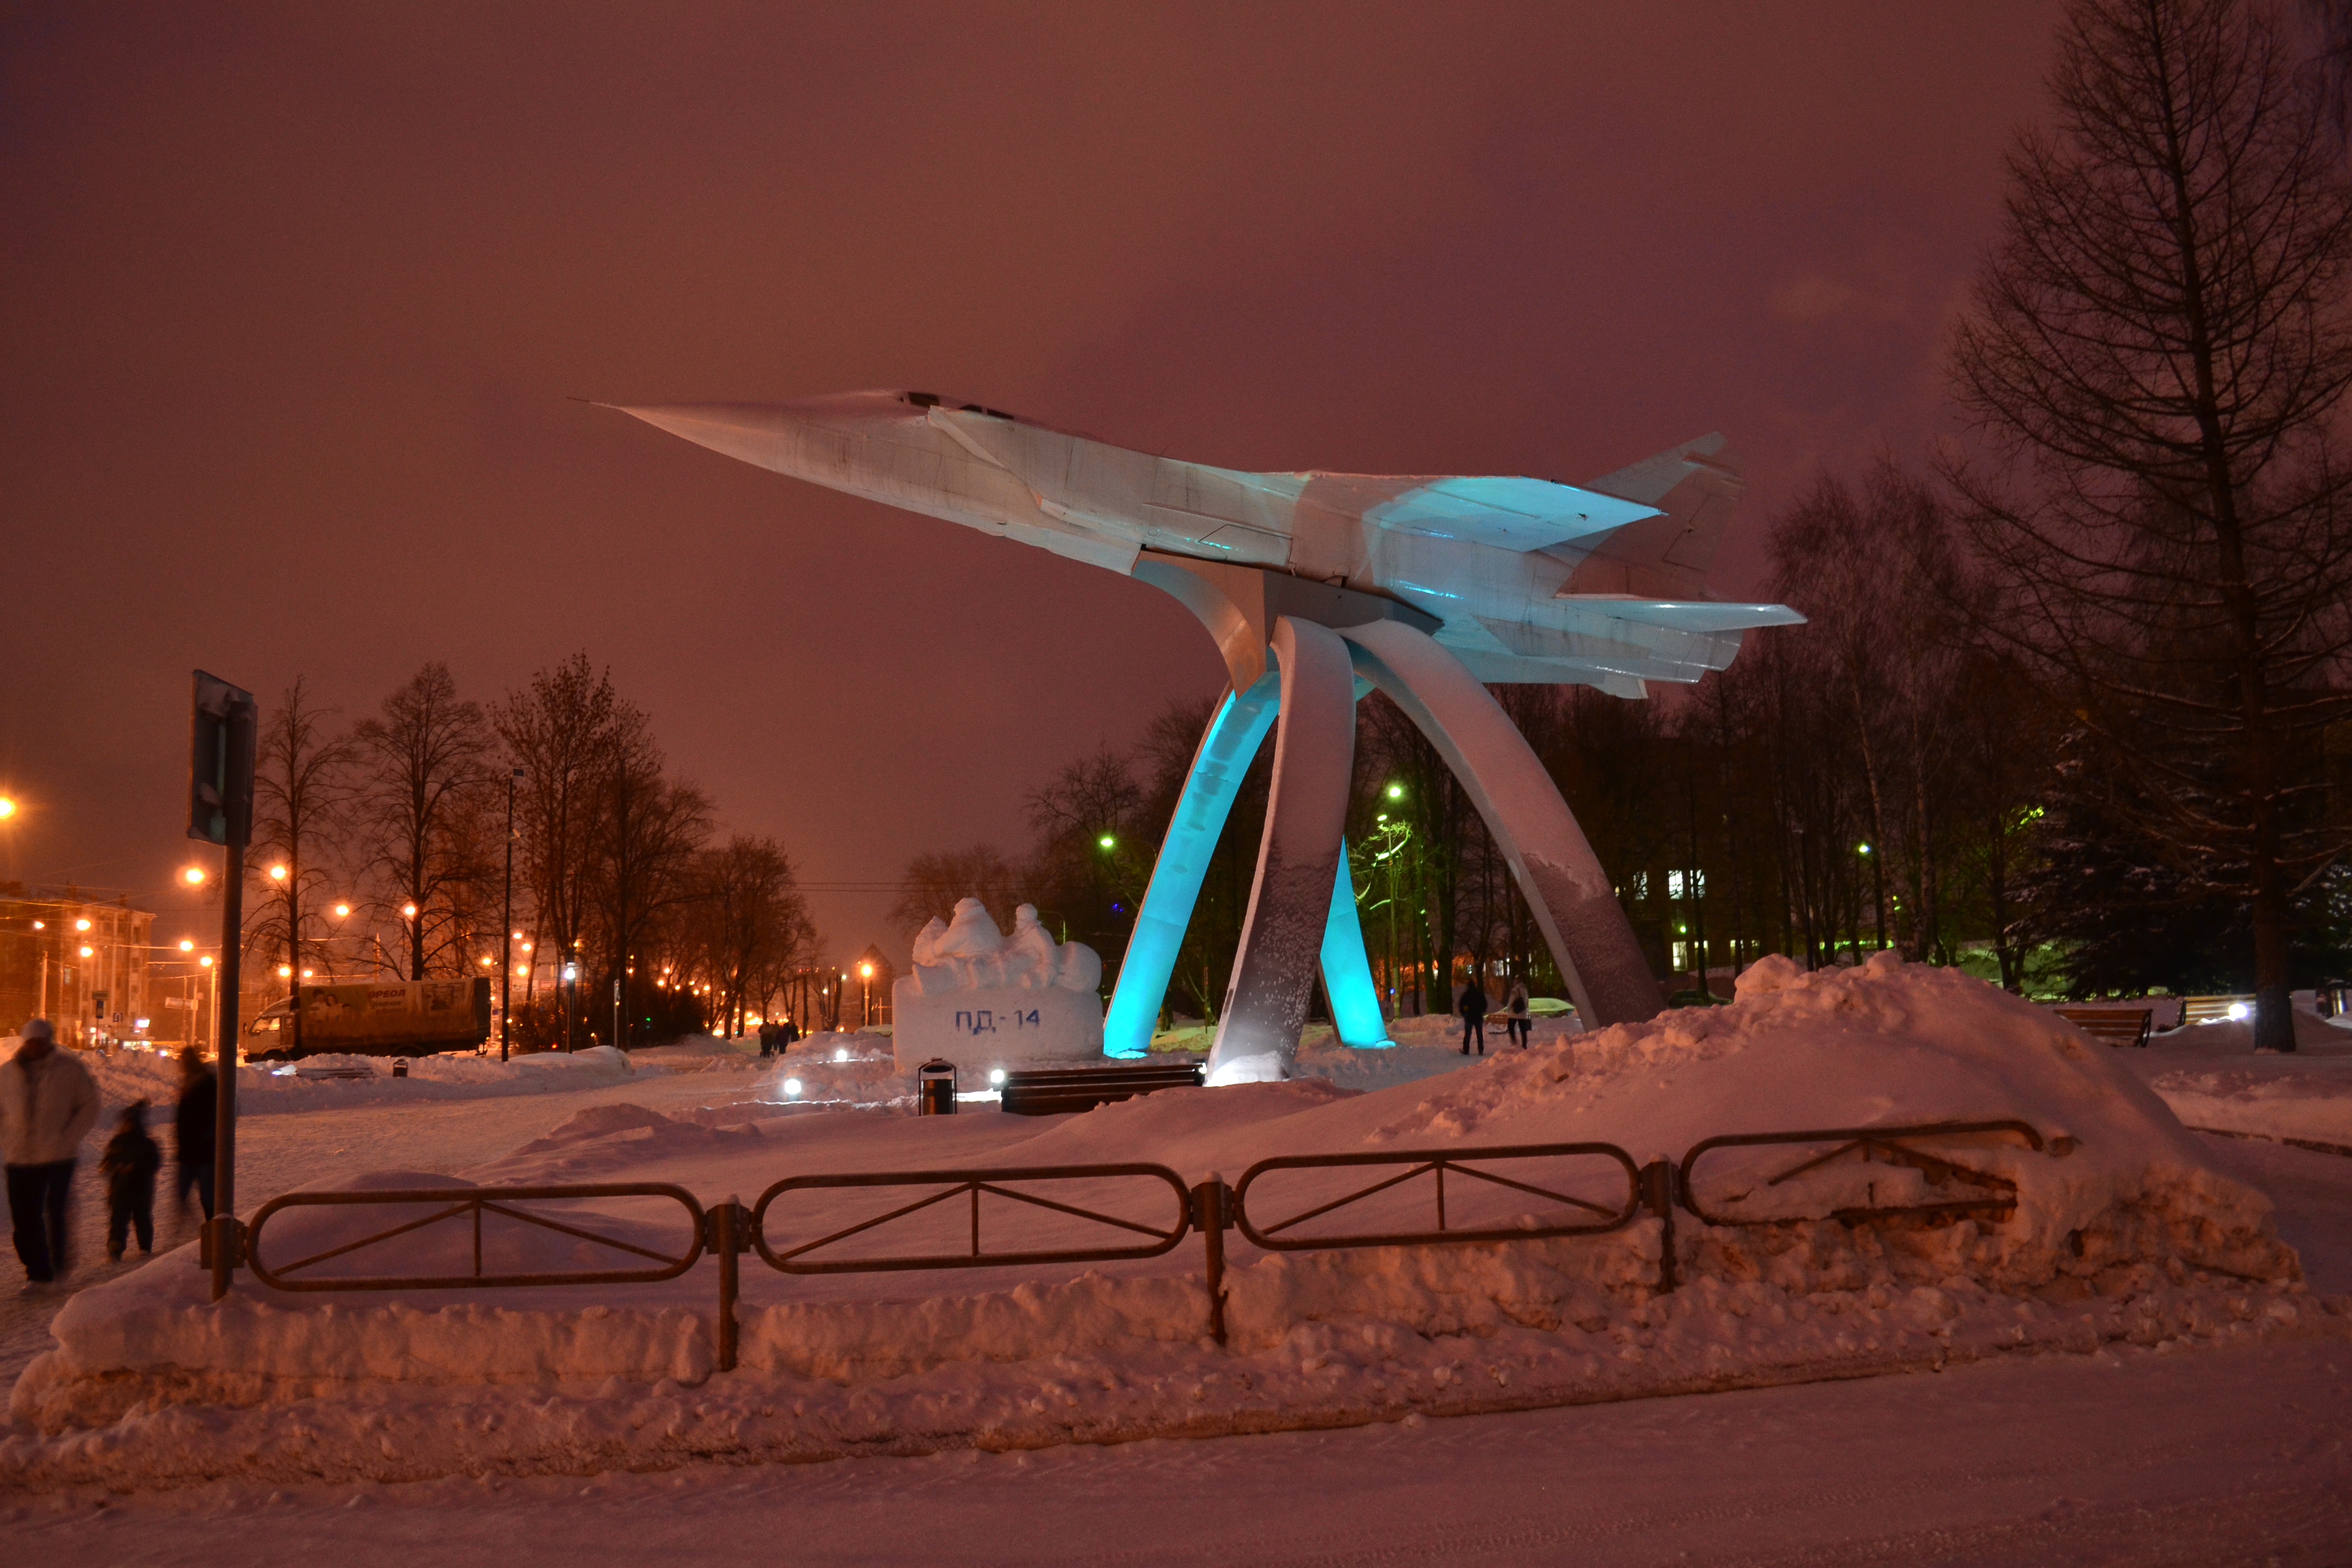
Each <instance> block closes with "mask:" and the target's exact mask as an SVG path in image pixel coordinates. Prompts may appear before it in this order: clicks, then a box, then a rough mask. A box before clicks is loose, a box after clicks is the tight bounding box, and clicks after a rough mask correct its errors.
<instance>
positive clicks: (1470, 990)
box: [1462, 973, 1486, 1057]
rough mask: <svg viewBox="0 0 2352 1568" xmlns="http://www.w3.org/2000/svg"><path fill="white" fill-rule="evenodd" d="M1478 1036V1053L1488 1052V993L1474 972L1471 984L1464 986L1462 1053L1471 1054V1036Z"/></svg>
mask: <svg viewBox="0 0 2352 1568" xmlns="http://www.w3.org/2000/svg"><path fill="white" fill-rule="evenodd" d="M1473 1035H1475V1036H1476V1037H1478V1054H1479V1055H1480V1056H1482V1057H1483V1056H1485V1055H1486V992H1485V991H1484V990H1482V989H1481V988H1480V987H1479V984H1478V976H1477V975H1476V974H1475V973H1472V975H1471V976H1470V984H1467V985H1465V986H1464V987H1463V988H1462V1054H1463V1055H1464V1056H1465V1057H1466V1056H1468V1055H1469V1054H1470V1037H1472V1036H1473Z"/></svg>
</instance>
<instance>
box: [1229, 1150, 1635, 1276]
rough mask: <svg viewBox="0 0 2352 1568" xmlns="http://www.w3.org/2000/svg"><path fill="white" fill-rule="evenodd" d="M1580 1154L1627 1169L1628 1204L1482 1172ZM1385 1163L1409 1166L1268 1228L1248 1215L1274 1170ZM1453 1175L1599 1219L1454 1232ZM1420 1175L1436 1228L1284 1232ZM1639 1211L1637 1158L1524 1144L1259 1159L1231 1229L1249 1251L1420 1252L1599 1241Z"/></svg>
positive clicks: (1242, 1186) (1239, 1188) (1238, 1195)
mask: <svg viewBox="0 0 2352 1568" xmlns="http://www.w3.org/2000/svg"><path fill="white" fill-rule="evenodd" d="M1580 1156H1588V1157H1597V1158H1600V1159H1603V1160H1607V1161H1611V1162H1613V1163H1615V1164H1617V1165H1618V1166H1620V1167H1622V1173H1623V1175H1624V1178H1625V1196H1624V1201H1623V1202H1622V1203H1620V1204H1617V1205H1614V1206H1612V1205H1606V1204H1596V1203H1594V1202H1592V1201H1591V1199H1589V1198H1581V1197H1578V1196H1577V1195H1576V1194H1572V1193H1561V1192H1554V1191H1552V1190H1551V1189H1550V1188H1549V1187H1539V1186H1537V1185H1535V1184H1533V1183H1531V1182H1522V1181H1517V1180H1514V1179H1512V1178H1511V1177H1509V1176H1505V1175H1501V1174H1499V1173H1496V1172H1493V1171H1487V1170H1481V1169H1480V1168H1479V1167H1480V1166H1481V1165H1482V1164H1494V1163H1500V1162H1503V1161H1528V1160H1566V1159H1574V1158H1577V1157H1580ZM1383 1165H1402V1166H1404V1167H1406V1169H1404V1170H1403V1171H1402V1172H1400V1173H1397V1174H1396V1175H1393V1176H1391V1177H1389V1178H1388V1179H1387V1180H1385V1181H1379V1182H1374V1183H1372V1184H1370V1185H1369V1186H1365V1187H1359V1188H1358V1189H1356V1190H1355V1191H1354V1192H1351V1193H1348V1194H1344V1195H1342V1196H1340V1197H1336V1198H1333V1199H1330V1200H1329V1201H1328V1202H1326V1203H1321V1204H1318V1205H1315V1206H1314V1207H1313V1208H1310V1209H1306V1210H1303V1211H1301V1212H1300V1213H1297V1214H1294V1215H1289V1216H1288V1217H1287V1218H1284V1219H1279V1220H1275V1219H1269V1220H1268V1221H1267V1222H1266V1223H1265V1224H1264V1225H1260V1224H1259V1223H1257V1222H1256V1221H1255V1219H1253V1218H1252V1217H1251V1215H1250V1211H1249V1198H1250V1189H1251V1187H1252V1186H1253V1185H1255V1184H1256V1183H1258V1182H1259V1181H1261V1180H1262V1179H1264V1178H1265V1176H1266V1175H1267V1174H1268V1173H1271V1172H1276V1171H1307V1170H1314V1171H1322V1170H1333V1169H1344V1168H1347V1167H1349V1166H1367V1167H1370V1166H1383ZM1449 1171H1451V1172H1453V1173H1454V1175H1455V1176H1456V1178H1457V1186H1458V1184H1459V1179H1463V1178H1466V1179H1468V1180H1471V1181H1475V1182H1481V1183H1485V1184H1487V1185H1488V1186H1491V1187H1497V1188H1502V1189H1504V1190H1506V1191H1510V1192H1516V1193H1521V1194H1527V1195H1528V1196H1531V1197H1538V1198H1542V1199H1545V1200H1547V1201H1548V1202H1551V1203H1556V1204H1562V1205H1567V1206H1569V1207H1570V1208H1578V1209H1583V1210H1586V1211H1588V1212H1589V1213H1591V1214H1593V1215H1598V1216H1600V1217H1599V1218H1597V1219H1592V1220H1582V1221H1577V1222H1573V1223H1569V1224H1556V1225H1524V1224H1515V1225H1510V1226H1487V1227H1486V1228H1483V1229H1461V1228H1458V1227H1454V1226H1449V1225H1448V1224H1447V1223H1446V1213H1445V1175H1446V1173H1447V1172H1449ZM1422 1176H1430V1177H1432V1178H1433V1183H1432V1186H1433V1197H1434V1199H1435V1202H1436V1207H1437V1228H1436V1229H1435V1230H1415V1231H1400V1230H1387V1231H1380V1232H1352V1233H1348V1234H1343V1235H1339V1236H1321V1235H1318V1236H1292V1237H1285V1236H1284V1235H1283V1234H1282V1233H1283V1232H1284V1231H1286V1230H1291V1229H1293V1228H1294V1227H1295V1226H1301V1225H1304V1224H1306V1223H1307V1221H1308V1220H1311V1219H1319V1218H1321V1217H1322V1216H1323V1215H1327V1214H1334V1213H1337V1212H1338V1211H1339V1210H1340V1209H1343V1208H1347V1207H1349V1206H1351V1205H1356V1204H1359V1203H1361V1202H1363V1201H1364V1200H1365V1199H1367V1198H1370V1197H1374V1196H1376V1195H1378V1194H1381V1193H1386V1192H1394V1191H1398V1190H1399V1189H1401V1188H1402V1187H1403V1186H1404V1184H1406V1183H1408V1182H1412V1181H1414V1180H1416V1179H1418V1178H1419V1177H1422ZM1260 1201H1261V1202H1262V1203H1264V1202H1267V1201H1268V1200H1267V1199H1265V1198H1263V1197H1262V1198H1261V1200H1260ZM1641 1207H1642V1169H1641V1167H1640V1166H1639V1165H1636V1164H1635V1163H1633V1156H1632V1155H1630V1154H1628V1153H1626V1152H1625V1151H1624V1150H1622V1149H1620V1148H1618V1147H1617V1146H1616V1145H1615V1144H1613V1143H1527V1144H1519V1145H1516V1146H1509V1147H1503V1148H1488V1149H1410V1150H1383V1151H1381V1152H1379V1153H1372V1154H1282V1155H1277V1156H1276V1157H1275V1158H1273V1159H1270V1160H1260V1161H1259V1162H1258V1163H1256V1164H1255V1165H1252V1166H1251V1167H1250V1168H1249V1169H1248V1170H1246V1171H1244V1172H1243V1173H1242V1179H1241V1180H1240V1181H1239V1182H1237V1183H1235V1184H1234V1205H1233V1214H1234V1228H1235V1229H1237V1230H1239V1231H1240V1232H1241V1233H1242V1235H1243V1236H1244V1237H1247V1238H1248V1239H1249V1242H1250V1244H1251V1245H1252V1246H1254V1247H1261V1248H1263V1249H1265V1251H1268V1252H1306V1251H1314V1250H1320V1249H1323V1248H1327V1247H1416V1246H1429V1245H1434V1244H1439V1243H1453V1242H1471V1241H1532V1240H1535V1239H1537V1238H1538V1237H1551V1236H1599V1235H1602V1234H1604V1233H1606V1232H1609V1231H1612V1230H1621V1229H1622V1228H1623V1227H1624V1226H1628V1225H1631V1224H1633V1217H1634V1215H1637V1214H1638V1213H1640V1212H1641Z"/></svg>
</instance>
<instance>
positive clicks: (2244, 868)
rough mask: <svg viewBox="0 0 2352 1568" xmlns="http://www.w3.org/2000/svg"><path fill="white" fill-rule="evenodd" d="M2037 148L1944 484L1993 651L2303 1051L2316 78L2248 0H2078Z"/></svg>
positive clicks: (2315, 463) (2333, 618)
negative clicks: (2145, 835)
mask: <svg viewBox="0 0 2352 1568" xmlns="http://www.w3.org/2000/svg"><path fill="white" fill-rule="evenodd" d="M2051 86H2052V90H2053V95H2054V97H2055V99H2056V100H2057V110H2058V117H2057V119H2058V123H2057V126H2056V128H2055V130H2054V131H2053V132H2048V133H2043V132H2028V133H2026V134H2024V135H2023V136H2021V138H2020V139H2019V140H2018V142H2017V143H2016V145H2015V147H2014V148H2013V150H2012V151H2011V154H2010V158H2009V181H2010V188H2009V196H2008V203H2007V209H2008V210H2007V216H2006V219H2005V222H2004V226H2003V231H2002V235H2001V237H2000V241H1999V243H1998V245H1997V246H1996V247H1995V248H1994V250H1993V252H1992V253H1991V255H1990V257H1989V258H1988V259H1987V261H1986V263H1985V266H1984V268H1983V270H1982V272H1981V274H1980V275H1979V279H1978V282H1977V285H1976V290H1975V299H1974V306H1973V310H1971V312H1970V313H1969V316H1968V318H1967V319H1966V320H1965V321H1963V323H1962V324H1961V325H1960V327H1959V328H1958V331H1957V332H1956V335H1955V338H1954V341H1953V345H1952V355H1951V367H1952V374H1953V377H1954V380H1955V383H1956V384H1957V387H1958V395H1959V398H1960V401H1961V403H1962V405H1964V407H1965V409H1966V410H1967V412H1968V413H1969V415H1970V416H1971V417H1972V419H1973V421H1974V425H1975V428H1976V431H1977V433H1978V434H1979V436H1980V437H1982V439H1981V441H1980V443H1979V449H1978V451H1977V452H1976V453H1975V454H1973V455H1972V456H1969V457H1963V456H1960V455H1957V454H1956V455H1954V456H1953V457H1952V458H1950V460H1949V461H1948V464H1947V466H1946V472H1947V475H1948V478H1949V479H1950V480H1951V482H1952V483H1953V485H1954V486H1955V487H1956V489H1958V491H1959V493H1960V494H1961V495H1962V496H1963V497H1964V498H1965V499H1966V501H1967V503H1968V508H1967V519H1966V521H1967V522H1968V524H1969V529H1970V532H1971V535H1972V539H1973V542H1974V543H1975V545H1976V547H1977V549H1978V550H1979V552H1981V553H1982V555H1983V557H1984V558H1985V560H1986V562H1987V563H1988V564H1989V565H1990V568H1991V571H1990V574H1989V575H1990V581H1991V582H1992V584H1994V586H1995V588H1996V590H1997V591H1998V593H1999V595H2000V602H1999V604H1998V605H1997V606H1996V609H1997V611H1998V616H1997V619H1996V620H1995V622H1994V624H1996V625H1998V626H2000V627H2001V628H2002V629H2004V630H2005V632H2006V634H2007V635H2008V637H2010V639H2011V642H2012V643H2013V644H2014V646H2015V647H2017V648H2018V649H2020V650H2021V651H2022V652H2024V653H2026V654H2028V655H2030V656H2031V657H2032V658H2034V659H2035V660H2036V661H2037V662H2039V663H2040V664H2041V665H2042V666H2043V667H2044V668H2048V669H2050V670H2052V671H2053V672H2054V673H2055V674H2056V675H2057V676H2058V677H2059V678H2060V679H2063V681H2064V682H2065V683H2066V684H2068V685H2069V686H2070V687H2071V688H2072V689H2073V692H2072V695H2073V700H2074V702H2075V703H2077V704H2078V705H2079V711H2080V713H2081V715H2082V717H2083V719H2084V722H2085V724H2086V725H2088V726H2089V728H2090V730H2091V731H2092V732H2093V734H2094V735H2095V737H2096V738H2097V740H2098V742H2100V743H2101V744H2102V745H2104V746H2105V747H2106V748H2108V749H2109V750H2110V751H2111V752H2112V753H2113V754H2114V755H2115V757H2116V759H2117V760H2118V761H2119V763H2121V765H2122V768H2123V770H2124V771H2125V772H2126V773H2128V774H2129V776H2130V779H2131V782H2132V784H2133V786H2134V787H2133V788H2132V790H2131V791H2130V792H2129V795H2128V798H2127V799H2126V800H2125V801H2124V802H2123V803H2122V804H2123V805H2124V806H2125V809H2126V810H2127V811H2128V812H2129V813H2130V814H2131V815H2132V816H2136V817H2137V819H2138V820H2139V821H2140V822H2141V823H2142V824H2143V825H2144V826H2146V828H2147V831H2148V832H2149V833H2150V834H2151V835H2152V836H2153V837H2155V838H2156V839H2157V840H2158V841H2159V842H2160V843H2162V844H2163V845H2164V846H2166V847H2167V849H2168V853H2170V854H2171V855H2172V856H2173V857H2174V858H2176V860H2177V862H2178V864H2179V868H2180V869H2181V871H2183V872H2184V873H2185V874H2188V875H2190V876H2193V877H2194V878H2195V879H2198V880H2200V881H2201V882H2202V883H2203V884H2205V885H2207V886H2209V887H2210V888H2211V889H2214V890H2216V891H2225V892H2227V893H2229V894H2230V895H2231V896H2233V897H2237V898H2241V899H2243V900H2245V901H2246V903H2247V904H2248V906H2249V907H2250V911H2251V917H2252V950H2253V951H2252V961H2253V963H2252V969H2253V974H2254V984H2255V990H2256V993H2257V995H2258V1008H2257V1022H2256V1025H2255V1039H2256V1043H2257V1044H2258V1046H2260V1047H2263V1048H2266V1049H2271V1050H2291V1049H2293V1048H2294V1027H2293V1024H2292V1021H2291V1019H2290V1016H2289V1014H2288V1011H2287V994H2288V987H2289V985H2290V984H2291V972H2290V956H2289V950H2288V941H2289V934H2290V933H2289V908H2290V901H2291V899H2292V897H2293V895H2294V891H2295V889H2296V887H2297V884H2298V883H2300V882H2304V881H2306V880H2307V879H2311V878H2314V877H2315V876H2317V875H2319V874H2321V873H2322V872H2323V871H2324V870H2325V868H2326V867H2327V866H2328V864H2329V863H2330V862H2331V861H2332V859H2333V858H2335V857H2336V854H2337V853H2338V848H2339V846H2338V844H2337V842H2336V840H2335V838H2334V837H2332V836H2330V835H2329V834H2327V833H2326V832H2325V831H2324V830H2323V829H2321V828H2317V827H2314V826H2310V822H2309V819H2310V818H2312V817H2313V816H2316V815H2317V814H2315V813H2314V812H2312V811H2310V810H2309V809H2308V807H2309V805H2310V802H2311V799H2312V794H2311V792H2312V790H2313V788H2314V787H2315V784H2314V781H2312V780H2311V779H2310V778H2309V776H2308V770H2304V769H2300V768H2298V767H2297V766H2296V765H2295V758H2296V754H2297V752H2301V751H2307V750H2310V749H2313V748H2311V747H2310V746H2309V744H2308V742H2309V740H2310V738H2311V737H2313V736H2315V734H2316V732H2317V731H2318V730H2319V729H2320V728H2321V727H2323V726H2324V725H2326V723H2328V722H2330V721H2334V720H2336V719H2337V718H2339V717H2341V716H2342V715H2343V713H2344V711H2345V704H2344V700H2343V697H2342V694H2341V689H2340V675H2341V667H2342V658H2343V655H2344V653H2345V651H2346V648H2347V614H2346V606H2347V601H2348V600H2352V519H2347V513H2346V510H2345V501H2346V496H2345V492H2344V487H2345V484H2346V479H2347V476H2346V473H2345V471H2344V470H2343V469H2342V468H2341V467H2340V466H2339V465H2338V464H2337V463H2336V462H2335V461H2334V460H2333V459H2332V458H2331V457H2330V455H2329V453H2328V451H2327V448H2326V439H2325V435H2326V432H2325V428H2324V427H2325V426H2326V422H2327V421H2328V420H2329V419H2330V418H2331V417H2332V416H2334V414H2335V413H2336V410H2337V409H2338V407H2339V405H2340V404H2341V401H2342V398H2343V395H2344V393H2345V390H2346V387H2347V384H2352V332H2347V322H2346V319H2345V314H2344V311H2343V309H2342V300H2343V294H2344V286H2345V282H2346V271H2347V261H2352V187H2347V179H2346V175H2345V171H2344V168H2343V164H2342V156H2341V150H2340V148H2339V147H2338V146H2336V144H2335V143H2334V142H2333V141H2332V140H2331V137H2330V133H2329V129H2328V125H2327V114H2328V109H2327V105H2326V101H2325V98H2324V95H2323V93H2322V92H2321V91H2320V90H2319V88H2318V84H2317V82H2316V80H2315V78H2314V77H2313V75H2311V74H2310V73H2307V72H2305V71H2302V70H2300V69H2299V68H2298V66H2297V62H2296V61H2295V59H2294V58H2293V53H2292V49H2291V47H2290V45H2289V42H2288V40H2287V38H2286V37H2285V35H2284V33H2283V31H2282V30H2281V28H2280V26H2279V25H2278V24H2277V22H2276V21H2275V19H2274V18H2273V16H2271V15H2270V14H2269V13H2268V12H2267V11H2265V10H2263V9H2261V8H2258V7H2257V6H2254V5H2245V4H2239V3H2236V0H2077V4H2076V5H2074V8H2073V10H2072V11H2071V12H2070V13H2069V15H2068V16H2067V18H2066V20H2065V22H2064V23H2063V26H2062V27H2061V29H2060V35H2059V56H2058V63H2057V66H2056V68H2055V70H2054V72H2053V78H2052V82H2051Z"/></svg>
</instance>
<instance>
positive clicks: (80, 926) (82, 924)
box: [74, 920, 89, 931]
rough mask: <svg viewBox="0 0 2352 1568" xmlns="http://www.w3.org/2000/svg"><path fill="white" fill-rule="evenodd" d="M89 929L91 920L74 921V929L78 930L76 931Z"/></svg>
mask: <svg viewBox="0 0 2352 1568" xmlns="http://www.w3.org/2000/svg"><path fill="white" fill-rule="evenodd" d="M74 930H76V931H88V930H89V921H86V920H79V921H74Z"/></svg>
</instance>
